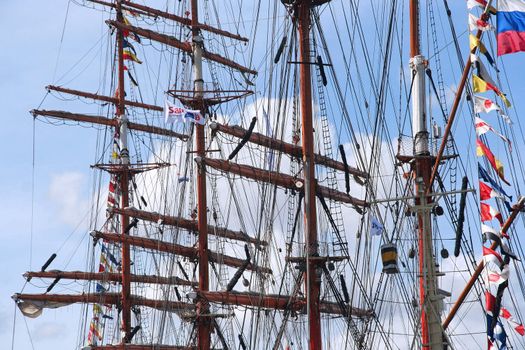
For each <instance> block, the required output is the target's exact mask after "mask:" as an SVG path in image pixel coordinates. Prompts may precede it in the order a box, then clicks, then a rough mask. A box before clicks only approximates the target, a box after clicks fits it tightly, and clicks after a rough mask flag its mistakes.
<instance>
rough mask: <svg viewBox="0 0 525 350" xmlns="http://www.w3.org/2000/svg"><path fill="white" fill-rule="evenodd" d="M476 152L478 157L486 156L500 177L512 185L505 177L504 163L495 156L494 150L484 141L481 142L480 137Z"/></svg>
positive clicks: (477, 141) (477, 140)
mask: <svg viewBox="0 0 525 350" xmlns="http://www.w3.org/2000/svg"><path fill="white" fill-rule="evenodd" d="M476 154H477V155H478V157H481V156H485V157H486V158H487V160H488V161H489V163H490V165H492V168H494V170H495V171H496V173H497V174H498V176H499V178H500V179H501V180H502V181H503V182H505V183H506V184H507V185H509V186H510V183H509V182H508V181H507V180H506V179H505V171H504V169H503V164H502V163H501V162H500V161H499V159H497V158H496V157H495V156H494V154H493V153H492V151H491V150H490V149H489V148H488V147H487V146H486V145H485V144H484V143H483V142H481V140H480V139H479V138H477V139H476Z"/></svg>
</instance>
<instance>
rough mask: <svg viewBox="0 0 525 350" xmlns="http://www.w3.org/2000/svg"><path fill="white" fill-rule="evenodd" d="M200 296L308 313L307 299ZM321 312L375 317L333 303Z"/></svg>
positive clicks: (323, 306)
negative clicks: (306, 308)
mask: <svg viewBox="0 0 525 350" xmlns="http://www.w3.org/2000/svg"><path fill="white" fill-rule="evenodd" d="M199 296H200V297H202V298H204V299H206V300H207V301H209V302H212V303H223V304H228V305H238V306H251V307H257V308H265V309H274V310H286V309H289V310H293V311H298V312H303V313H305V312H306V310H305V307H306V299H305V298H290V297H289V296H287V295H263V294H260V293H241V292H199ZM320 311H321V312H322V313H326V314H332V315H342V316H353V317H360V318H371V317H373V316H374V312H373V310H363V309H359V308H354V307H350V306H349V307H348V309H346V310H341V307H340V306H339V304H337V303H332V302H321V303H320Z"/></svg>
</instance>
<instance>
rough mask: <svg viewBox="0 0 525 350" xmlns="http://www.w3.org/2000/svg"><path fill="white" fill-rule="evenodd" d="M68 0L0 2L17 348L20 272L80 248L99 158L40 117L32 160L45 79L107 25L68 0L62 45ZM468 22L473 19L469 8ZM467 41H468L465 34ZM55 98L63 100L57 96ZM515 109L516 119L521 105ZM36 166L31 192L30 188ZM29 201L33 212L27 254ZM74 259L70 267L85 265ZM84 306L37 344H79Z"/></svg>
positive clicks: (1, 135)
mask: <svg viewBox="0 0 525 350" xmlns="http://www.w3.org/2000/svg"><path fill="white" fill-rule="evenodd" d="M377 1H379V0H377ZM452 2H455V3H456V4H454V10H455V11H458V12H462V11H463V12H464V13H466V12H465V6H464V4H463V1H457V2H456V1H454V0H452V1H451V3H452ZM457 3H461V4H459V5H458V4H457ZM67 4H68V2H67V1H66V0H46V1H31V0H4V1H1V2H0V33H2V34H1V36H0V42H1V43H2V50H1V51H0V63H1V64H0V96H1V98H0V101H2V112H1V114H2V120H3V123H2V127H1V128H0V130H1V131H0V149H2V152H1V153H2V156H3V159H4V166H3V167H2V168H3V169H2V172H1V174H0V190H1V191H0V193H1V194H2V196H1V197H0V203H1V205H0V209H1V210H2V215H0V218H1V219H2V229H1V231H0V232H1V233H0V235H1V237H2V242H3V244H1V245H0V247H2V253H1V254H0V266H2V267H3V268H4V270H5V273H4V278H3V281H2V287H1V288H0V344H3V345H2V346H1V347H2V348H6V349H7V348H8V346H7V344H9V348H10V344H11V339H12V335H11V332H12V325H13V312H14V304H13V302H12V301H11V299H10V296H11V295H12V294H13V293H14V292H17V291H20V289H21V288H22V286H23V284H24V280H23V278H22V277H21V275H22V273H23V272H24V271H26V270H28V269H29V268H30V260H31V261H32V263H31V265H32V266H31V267H32V268H33V269H39V267H40V266H41V265H42V264H43V263H44V262H45V260H46V259H47V258H48V257H49V255H50V254H51V253H53V252H56V250H57V247H60V246H62V245H64V247H63V248H62V249H61V250H60V252H59V258H58V259H57V261H56V266H64V265H65V263H66V262H67V261H68V260H69V259H70V258H71V256H70V252H71V251H75V247H76V246H77V245H78V244H79V243H80V242H82V240H83V239H84V238H85V234H86V227H85V226H86V225H85V222H84V223H83V225H81V226H80V228H79V229H76V230H75V228H76V226H77V223H78V222H79V221H81V219H82V215H80V216H79V214H78V213H79V212H82V210H76V209H77V208H84V206H85V205H87V202H86V201H87V199H88V198H89V190H90V188H91V187H90V185H91V183H90V175H89V174H90V172H89V165H90V164H92V163H94V161H93V159H94V151H93V150H94V147H95V140H94V138H95V136H96V131H94V130H91V129H82V128H78V127H69V126H60V127H57V126H51V125H47V124H43V123H41V122H37V123H36V124H35V131H36V133H35V135H36V139H35V142H34V146H35V148H34V151H35V158H34V159H35V165H34V167H33V164H32V160H33V119H32V117H31V116H30V114H29V110H31V109H33V108H37V106H38V105H39V103H40V101H41V100H42V98H43V97H44V95H45V90H44V87H45V86H46V85H48V84H51V83H53V82H55V81H56V80H57V79H58V78H60V77H61V76H62V75H63V73H64V72H65V71H67V70H68V69H69V68H70V67H71V66H72V65H73V64H74V63H75V62H77V61H78V59H79V58H80V57H79V56H80V53H82V52H85V51H86V50H87V49H88V48H89V47H91V46H92V45H93V44H95V43H96V41H97V40H98V39H99V38H100V36H101V33H102V32H103V31H104V30H105V27H104V26H105V25H104V24H103V21H102V16H101V14H100V13H98V12H96V11H90V10H86V9H84V8H81V7H79V6H76V5H75V4H71V6H70V7H69V16H68V17H67V24H66V31H65V35H64V37H63V43H62V45H61V44H60V42H61V35H62V28H63V25H64V19H65V18H66V10H67ZM460 5H461V6H460ZM444 20H445V19H444V18H443V21H444ZM458 23H460V22H459V21H458ZM464 23H465V26H466V16H465V22H464ZM462 31H463V29H462V30H461V31H460V32H462ZM463 44H464V47H463V48H466V45H467V44H466V41H465V40H464V41H463ZM523 57H524V54H518V55H512V56H507V57H505V58H504V62H505V65H506V67H507V69H508V72H507V73H508V75H509V77H510V82H511V86H512V91H513V94H514V96H515V97H514V100H513V103H514V105H515V110H517V111H520V110H522V108H521V104H522V101H521V100H522V99H520V98H519V97H518V96H520V95H522V94H523V92H524V89H523V87H522V86H521V84H522V82H523V81H525V70H524V69H523V68H522V67H523ZM57 64H58V69H57V70H56V71H55V67H56V66H57ZM96 84H97V81H96V80H94V79H92V78H90V77H89V76H88V75H86V74H81V75H80V76H79V77H77V79H76V80H75V81H74V83H72V84H71V85H70V86H71V87H77V88H82V89H85V90H87V91H93V89H90V88H89V87H90V86H91V87H93V86H95V87H96ZM503 90H506V91H508V89H505V88H503ZM52 107H53V103H51V104H46V108H52ZM56 107H57V108H59V107H60V104H56ZM60 108H64V107H60ZM511 117H512V118H516V116H515V115H514V114H511ZM515 147H520V145H518V144H516V145H515ZM33 171H34V187H35V194H34V201H32V191H31V189H32V184H33V181H32V177H33V175H32V174H33ZM32 203H33V204H34V212H35V214H34V218H33V222H34V230H33V237H32V247H33V252H32V256H31V259H30V246H31V234H30V232H31V206H32ZM84 209H85V208H84ZM70 235H71V236H70ZM69 236H70V238H69V239H67V240H66V238H67V237H69ZM83 246H85V245H83ZM80 260H81V259H80ZM72 264H73V265H71V268H73V267H78V268H79V269H80V268H82V266H75V265H74V263H72ZM77 310H78V308H76V307H67V308H66V311H64V310H60V311H54V310H46V311H45V316H44V317H41V318H39V319H36V320H27V327H28V330H29V333H30V334H31V335H32V337H33V342H34V348H35V349H47V348H52V346H53V347H54V348H63V349H66V348H68V349H71V348H73V344H74V342H75V339H76V337H77V328H78V327H77V325H78V322H79V318H78V317H77V316H76V312H77ZM28 330H27V329H26V324H25V322H24V319H23V318H22V317H21V315H20V314H18V315H17V318H16V333H15V349H18V350H29V349H31V348H32V347H31V344H30V341H29V337H28Z"/></svg>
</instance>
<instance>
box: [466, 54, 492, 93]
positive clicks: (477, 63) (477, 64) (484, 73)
mask: <svg viewBox="0 0 525 350" xmlns="http://www.w3.org/2000/svg"><path fill="white" fill-rule="evenodd" d="M470 61H471V62H472V65H473V66H474V68H476V71H477V72H478V76H479V77H480V78H481V79H483V80H485V81H486V82H487V83H489V84H490V85H492V86H496V83H495V82H494V80H493V79H492V77H491V76H490V74H489V71H488V70H487V68H486V67H485V65H484V64H483V62H481V60H480V59H479V57H478V56H477V55H475V54H473V53H471V54H470Z"/></svg>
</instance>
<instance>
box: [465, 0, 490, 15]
mask: <svg viewBox="0 0 525 350" xmlns="http://www.w3.org/2000/svg"><path fill="white" fill-rule="evenodd" d="M474 7H481V8H482V9H485V8H486V7H487V1H486V0H467V8H468V9H469V10H472V9H473V8H474ZM489 12H490V13H492V14H496V9H495V8H494V7H493V6H491V7H489Z"/></svg>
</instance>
